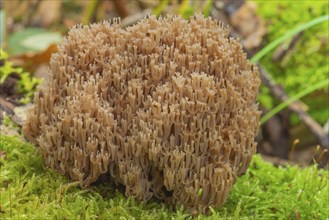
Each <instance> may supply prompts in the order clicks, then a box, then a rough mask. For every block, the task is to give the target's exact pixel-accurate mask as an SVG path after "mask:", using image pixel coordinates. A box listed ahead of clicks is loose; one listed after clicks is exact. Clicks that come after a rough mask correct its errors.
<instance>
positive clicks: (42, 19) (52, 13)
mask: <svg viewBox="0 0 329 220" xmlns="http://www.w3.org/2000/svg"><path fill="white" fill-rule="evenodd" d="M61 6H62V1H54V0H43V1H41V2H40V4H39V7H38V11H37V12H36V14H35V15H34V17H33V21H34V22H35V23H37V24H40V25H41V26H42V27H49V26H50V25H51V24H53V23H54V22H56V21H57V20H58V19H59V18H60V16H61Z"/></svg>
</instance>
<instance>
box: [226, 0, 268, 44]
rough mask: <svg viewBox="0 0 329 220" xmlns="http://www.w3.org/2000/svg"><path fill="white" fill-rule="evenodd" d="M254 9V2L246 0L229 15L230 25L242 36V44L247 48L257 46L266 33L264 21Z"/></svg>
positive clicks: (255, 7) (255, 8) (255, 6)
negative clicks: (246, 0)
mask: <svg viewBox="0 0 329 220" xmlns="http://www.w3.org/2000/svg"><path fill="white" fill-rule="evenodd" d="M256 11H257V5H256V3H254V2H249V1H248V2H245V3H244V4H243V5H242V6H241V7H240V8H239V9H238V10H237V11H236V12H235V13H234V14H232V16H231V17H230V23H231V25H232V26H233V27H234V29H235V30H236V31H237V32H238V33H239V35H240V36H241V37H242V44H243V46H244V47H245V48H246V49H247V50H252V49H255V48H257V47H259V46H260V44H261V43H262V38H263V36H264V35H265V34H266V28H265V23H264V21H263V20H262V19H261V18H260V17H259V16H257V13H256Z"/></svg>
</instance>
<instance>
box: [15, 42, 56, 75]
mask: <svg viewBox="0 0 329 220" xmlns="http://www.w3.org/2000/svg"><path fill="white" fill-rule="evenodd" d="M56 51H57V45H56V44H51V45H50V46H49V47H48V48H47V49H46V50H45V51H42V52H41V53H40V52H29V53H24V54H21V55H17V56H13V57H11V58H10V61H11V62H12V63H13V64H14V65H16V66H22V67H24V69H26V70H27V71H29V72H31V73H34V72H35V70H36V69H37V68H38V67H39V66H40V65H42V64H45V63H46V64H48V63H49V60H50V57H51V55H52V54H53V53H55V52H56ZM32 75H34V74H32Z"/></svg>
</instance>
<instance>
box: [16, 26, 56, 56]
mask: <svg viewBox="0 0 329 220" xmlns="http://www.w3.org/2000/svg"><path fill="white" fill-rule="evenodd" d="M61 40H62V36H61V34H60V33H58V32H48V31H47V30H45V29H41V28H27V29H24V30H22V31H18V32H15V33H13V34H12V35H11V36H9V51H10V54H11V55H18V54H23V53H26V52H40V51H44V50H46V49H47V48H48V47H49V46H50V45H51V44H56V43H59V42H61Z"/></svg>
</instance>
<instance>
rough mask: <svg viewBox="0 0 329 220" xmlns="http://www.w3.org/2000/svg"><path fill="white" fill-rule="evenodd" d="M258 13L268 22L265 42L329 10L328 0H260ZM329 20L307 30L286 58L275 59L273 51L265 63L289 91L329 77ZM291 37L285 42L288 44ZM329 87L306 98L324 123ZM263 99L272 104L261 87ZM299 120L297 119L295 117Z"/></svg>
mask: <svg viewBox="0 0 329 220" xmlns="http://www.w3.org/2000/svg"><path fill="white" fill-rule="evenodd" d="M256 2H257V4H258V13H259V15H260V16H261V17H263V19H264V20H265V21H266V23H267V28H268V35H267V37H266V39H265V45H266V44H268V43H270V42H272V41H274V40H276V39H278V38H279V37H281V36H282V35H284V34H285V33H286V32H288V31H290V30H292V29H293V28H295V27H297V26H299V25H301V24H303V23H306V22H309V21H311V20H312V19H314V18H316V17H320V16H322V15H326V14H328V13H329V11H328V8H329V3H328V1H322V0H319V1H299V2H298V3H292V2H291V1H256ZM328 37H329V34H328V22H327V21H326V22H323V23H321V24H319V25H316V26H314V27H312V28H310V29H308V30H305V31H304V32H303V33H302V35H301V37H300V38H299V39H298V40H297V42H296V44H295V46H294V49H293V50H291V51H290V53H288V54H287V55H286V56H285V58H283V60H282V62H279V61H273V60H272V55H273V53H274V52H275V50H274V51H272V52H271V53H269V54H268V55H267V56H265V57H264V58H263V59H262V60H261V63H262V64H263V65H264V67H265V68H266V69H267V70H268V72H269V73H270V74H272V76H273V77H274V79H275V81H276V82H277V83H279V84H282V85H283V86H284V88H285V89H286V91H287V93H288V94H289V95H294V94H295V93H297V92H299V91H303V90H304V89H305V88H307V87H309V86H311V85H313V84H316V83H317V82H319V81H321V80H326V79H327V78H328V60H327V57H328V42H329V41H328ZM289 43H290V40H288V41H287V42H285V44H284V46H285V47H288V45H289ZM328 93H329V90H328V89H324V90H321V91H318V92H315V93H313V94H310V95H308V96H306V97H304V98H303V99H302V101H303V102H305V103H306V104H307V105H308V106H309V107H310V109H309V112H310V114H311V116H312V117H313V118H314V119H316V120H317V121H318V122H319V123H321V124H324V123H325V122H326V121H327V120H328V118H329V110H328V104H329V102H328V98H327V97H328ZM259 100H260V102H261V103H262V104H263V105H264V106H265V107H267V108H272V107H273V105H275V104H276V103H273V99H272V98H271V97H270V95H269V93H268V91H267V89H266V88H261V94H260V99H259ZM293 121H294V122H296V120H293Z"/></svg>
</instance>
